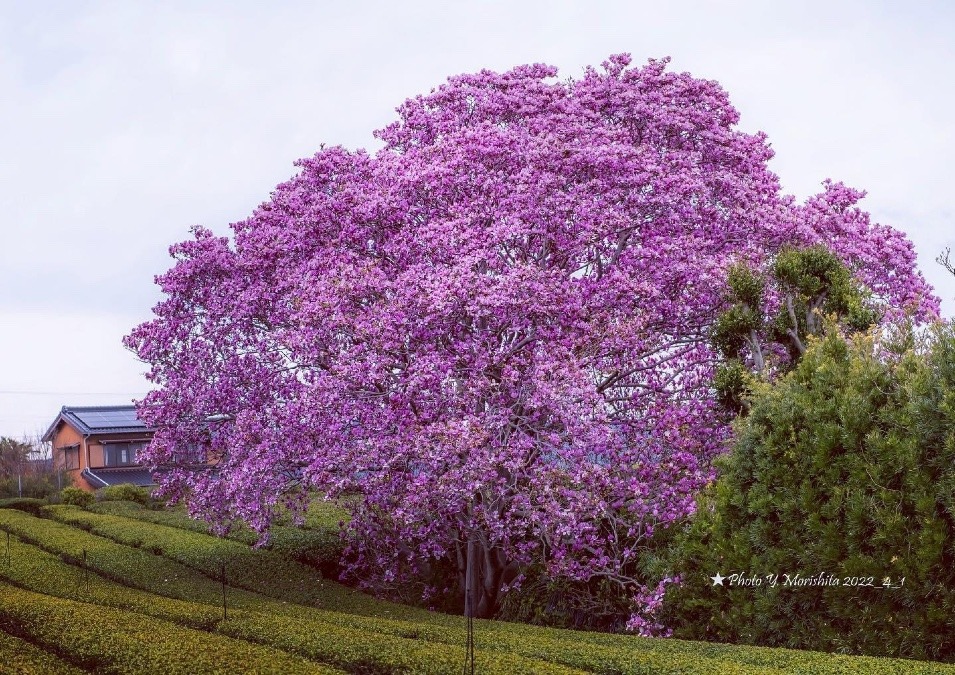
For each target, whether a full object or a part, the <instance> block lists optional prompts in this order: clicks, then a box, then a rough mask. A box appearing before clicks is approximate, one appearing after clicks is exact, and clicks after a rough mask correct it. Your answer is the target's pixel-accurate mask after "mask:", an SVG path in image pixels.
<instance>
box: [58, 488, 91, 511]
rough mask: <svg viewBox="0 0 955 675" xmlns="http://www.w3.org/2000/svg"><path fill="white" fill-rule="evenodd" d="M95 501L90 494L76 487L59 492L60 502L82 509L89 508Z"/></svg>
mask: <svg viewBox="0 0 955 675" xmlns="http://www.w3.org/2000/svg"><path fill="white" fill-rule="evenodd" d="M95 499H96V498H95V497H94V496H93V494H92V493H91V492H87V491H86V490H81V489H80V488H78V487H73V486H70V487H65V488H63V490H62V491H61V492H60V501H61V502H63V503H64V504H70V505H72V506H79V507H80V508H82V509H85V508H87V507H89V506H90V505H91V504H92V503H93V501H94V500H95Z"/></svg>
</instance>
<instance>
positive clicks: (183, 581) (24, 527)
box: [0, 507, 219, 604]
mask: <svg viewBox="0 0 955 675" xmlns="http://www.w3.org/2000/svg"><path fill="white" fill-rule="evenodd" d="M64 508H68V507H64ZM0 529H2V530H6V531H8V532H12V533H13V534H15V535H17V536H18V537H20V538H22V539H23V540H24V541H28V542H31V543H34V544H36V545H37V546H39V547H40V548H42V549H44V550H46V551H49V552H50V553H53V554H55V555H58V556H61V557H62V558H63V559H64V560H67V561H70V562H75V563H80V562H82V560H83V552H84V550H85V551H86V560H87V563H88V565H89V567H90V568H91V569H93V570H95V571H96V572H98V573H99V574H102V575H103V576H105V577H107V578H110V579H115V580H116V581H119V582H120V583H124V584H128V585H131V586H135V587H137V588H141V589H145V590H148V591H150V592H151V593H157V594H159V595H164V596H169V597H175V598H191V599H196V600H198V601H200V602H209V603H211V604H214V603H215V602H217V598H219V595H217V594H216V593H215V587H214V585H212V584H210V583H209V579H208V578H207V577H205V576H204V575H202V574H200V573H198V572H196V570H193V569H190V568H189V567H187V566H185V565H181V564H179V563H176V562H175V561H173V560H168V559H165V558H162V557H159V556H156V555H153V554H152V553H151V552H149V551H146V550H142V549H136V548H130V547H128V546H120V545H117V544H116V543H115V542H113V541H110V540H109V539H106V538H104V537H98V536H95V535H93V534H90V533H88V532H83V531H82V530H79V529H76V528H74V527H70V526H68V525H64V524H61V523H57V522H54V521H51V520H47V519H45V518H36V517H33V516H30V515H27V514H25V513H21V512H19V511H13V510H9V509H4V510H0Z"/></svg>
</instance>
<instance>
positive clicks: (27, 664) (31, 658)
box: [0, 631, 83, 675]
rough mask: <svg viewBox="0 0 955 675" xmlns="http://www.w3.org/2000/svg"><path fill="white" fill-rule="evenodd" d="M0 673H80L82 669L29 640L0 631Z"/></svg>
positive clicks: (28, 674)
mask: <svg viewBox="0 0 955 675" xmlns="http://www.w3.org/2000/svg"><path fill="white" fill-rule="evenodd" d="M0 654H2V655H3V658H0V675H82V673H83V671H82V670H80V669H79V668H75V667H73V666H71V665H70V664H68V663H66V662H65V661H62V660H61V659H59V658H57V657H56V656H54V655H53V654H50V653H49V652H45V651H43V650H42V649H40V648H38V647H34V646H33V645H31V644H30V643H29V642H25V641H24V640H21V639H20V638H17V637H14V636H12V635H8V634H7V633H4V632H3V631H0Z"/></svg>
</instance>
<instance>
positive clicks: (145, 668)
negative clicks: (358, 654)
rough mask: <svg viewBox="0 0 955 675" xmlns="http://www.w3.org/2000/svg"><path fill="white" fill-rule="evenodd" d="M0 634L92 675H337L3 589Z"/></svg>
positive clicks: (247, 647) (111, 612) (107, 610)
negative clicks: (252, 674) (240, 674)
mask: <svg viewBox="0 0 955 675" xmlns="http://www.w3.org/2000/svg"><path fill="white" fill-rule="evenodd" d="M0 628H2V629H3V630H5V631H7V632H9V633H11V634H13V635H16V636H17V637H21V638H23V639H25V640H27V641H29V642H31V643H33V644H36V645H39V646H41V647H42V648H44V649H46V650H49V651H53V652H54V653H56V654H57V655H59V656H61V657H62V658H64V659H66V660H68V661H71V662H72V663H74V664H76V665H78V666H80V667H81V668H84V669H88V670H93V671H96V672H111V673H146V672H151V673H159V672H162V673H183V674H190V675H191V674H193V673H223V672H227V673H228V672H233V673H235V672H256V673H333V672H340V671H337V670H335V669H332V668H328V667H325V666H322V665H319V664H316V663H311V662H309V661H307V660H305V659H303V658H300V657H296V656H293V655H290V654H286V653H284V652H282V651H279V650H277V649H269V648H266V647H262V646H260V645H255V644H250V643H248V642H244V641H242V640H235V639H231V638H228V637H225V636H222V635H216V634H214V633H206V632H203V631H197V630H193V629H190V628H184V627H182V626H178V625H176V624H172V623H169V622H166V621H162V620H159V619H154V618H152V617H147V616H143V615H141V614H137V613H135V612H128V611H124V610H119V609H114V608H111V607H97V606H94V605H89V604H86V603H79V602H73V601H71V600H63V599H61V598H52V597H50V596H47V595H41V594H38V593H31V592H29V591H24V590H21V589H18V588H14V587H12V586H8V585H6V584H2V583H0Z"/></svg>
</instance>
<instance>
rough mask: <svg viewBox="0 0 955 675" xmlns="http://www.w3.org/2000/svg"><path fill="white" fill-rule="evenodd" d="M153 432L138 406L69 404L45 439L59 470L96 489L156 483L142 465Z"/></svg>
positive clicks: (61, 411) (81, 484) (81, 486)
mask: <svg viewBox="0 0 955 675" xmlns="http://www.w3.org/2000/svg"><path fill="white" fill-rule="evenodd" d="M153 431H154V430H153V429H150V428H149V427H147V426H146V425H145V424H144V423H143V422H142V421H140V419H139V418H138V417H137V416H136V407H135V406H132V405H110V406H91V407H80V406H63V408H62V409H61V410H60V414H59V415H57V418H56V419H55V420H54V421H53V424H51V425H50V428H49V429H47V431H46V433H45V434H43V440H44V441H47V442H49V443H50V445H51V447H52V448H53V466H54V467H55V468H56V469H57V470H60V471H64V472H65V473H66V474H67V475H68V476H69V477H70V479H71V480H72V482H73V485H75V486H76V487H79V488H82V489H84V490H89V491H93V490H96V489H97V488H101V487H106V486H107V485H118V484H120V483H132V484H133V485H139V486H148V485H154V484H155V481H153V477H152V475H151V474H150V472H149V471H148V470H147V469H146V468H145V467H144V466H143V465H142V464H140V463H139V461H138V460H139V454H140V452H141V451H142V450H143V448H145V447H146V446H147V445H148V444H149V441H150V439H152V435H153Z"/></svg>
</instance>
